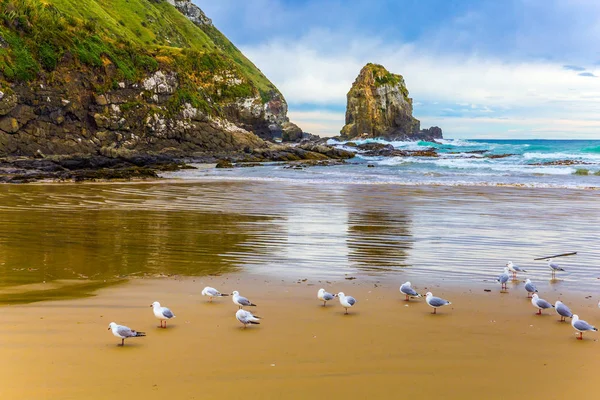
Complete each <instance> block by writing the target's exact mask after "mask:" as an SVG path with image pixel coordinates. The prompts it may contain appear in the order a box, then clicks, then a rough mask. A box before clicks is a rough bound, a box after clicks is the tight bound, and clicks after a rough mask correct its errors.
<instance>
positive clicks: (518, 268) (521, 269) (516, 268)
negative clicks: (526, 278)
mask: <svg viewBox="0 0 600 400" xmlns="http://www.w3.org/2000/svg"><path fill="white" fill-rule="evenodd" d="M513 268H514V270H515V271H517V272H527V271H526V270H525V269H523V268H521V267H518V266H516V265H515V266H513Z"/></svg>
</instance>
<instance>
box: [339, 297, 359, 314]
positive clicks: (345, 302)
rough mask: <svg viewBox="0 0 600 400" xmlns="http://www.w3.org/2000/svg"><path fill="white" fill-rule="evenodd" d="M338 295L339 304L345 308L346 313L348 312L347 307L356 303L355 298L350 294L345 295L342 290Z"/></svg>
mask: <svg viewBox="0 0 600 400" xmlns="http://www.w3.org/2000/svg"><path fill="white" fill-rule="evenodd" d="M338 297H339V299H340V304H341V305H342V307H344V308H345V309H346V314H348V308H350V307H352V306H353V305H355V304H356V299H355V298H354V297H352V296H346V295H345V294H344V292H339V293H338Z"/></svg>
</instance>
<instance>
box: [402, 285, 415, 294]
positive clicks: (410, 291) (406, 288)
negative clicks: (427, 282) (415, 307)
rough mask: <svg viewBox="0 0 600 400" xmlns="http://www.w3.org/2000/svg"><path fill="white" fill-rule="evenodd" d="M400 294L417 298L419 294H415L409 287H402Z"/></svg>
mask: <svg viewBox="0 0 600 400" xmlns="http://www.w3.org/2000/svg"><path fill="white" fill-rule="evenodd" d="M402 293H404V294H407V295H409V296H418V295H419V293H417V292H416V291H415V289H413V288H411V287H403V288H402Z"/></svg>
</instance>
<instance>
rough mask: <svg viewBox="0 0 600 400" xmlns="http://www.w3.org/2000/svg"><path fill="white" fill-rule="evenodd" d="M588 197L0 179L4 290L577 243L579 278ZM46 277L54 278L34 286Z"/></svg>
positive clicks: (554, 250) (406, 266)
mask: <svg viewBox="0 0 600 400" xmlns="http://www.w3.org/2000/svg"><path fill="white" fill-rule="evenodd" d="M596 197H597V196H596V194H595V193H592V192H586V191H567V190H544V189H535V190H529V189H518V188H479V187H477V188H468V187H414V188H411V187H406V186H393V185H387V186H385V185H383V186H377V185H339V186H335V185H333V186H332V185H329V186H320V185H310V184H301V183H297V184H286V183H282V182H164V183H138V184H89V185H74V184H65V185H21V186H0V223H2V227H3V229H1V230H0V272H1V273H2V276H1V277H0V302H4V303H6V302H10V301H11V296H12V298H13V299H14V301H28V300H25V298H27V299H30V300H29V301H34V300H36V299H37V300H41V299H44V298H47V297H45V296H42V294H41V293H42V292H44V291H45V292H46V294H47V295H48V294H52V293H53V294H52V298H62V297H61V296H62V295H64V296H67V297H72V296H74V295H84V294H89V293H90V292H91V290H93V289H92V287H95V286H94V285H98V286H102V285H109V284H112V283H113V282H116V281H118V280H119V279H122V278H128V277H132V276H146V275H151V276H156V275H168V274H181V275H188V276H200V275H206V274H215V273H224V272H232V271H238V270H242V269H243V270H245V271H246V272H250V273H260V274H264V275H270V276H285V277H290V276H291V277H293V278H296V279H298V278H307V277H316V278H319V279H332V278H336V277H340V276H345V275H349V274H352V275H356V274H366V275H370V276H373V277H375V276H376V277H381V276H383V275H386V274H387V275H390V276H392V277H395V275H396V274H398V273H401V274H403V275H406V280H409V279H410V280H411V281H414V282H418V281H419V280H421V279H426V278H428V277H430V276H436V277H439V278H440V279H443V280H446V281H454V282H461V283H464V282H469V281H471V282H472V281H479V282H481V281H483V280H486V279H494V278H495V277H496V276H497V275H498V274H499V273H500V272H501V271H502V268H503V267H504V265H505V264H506V262H507V261H508V259H511V260H513V261H514V262H516V263H517V264H519V265H521V266H522V267H524V268H526V269H527V270H528V273H527V274H526V275H525V277H528V278H532V279H533V280H534V281H535V282H542V281H546V282H547V281H548V279H549V278H550V276H549V275H550V274H549V272H548V269H547V268H546V266H545V264H544V263H543V262H533V261H532V259H533V258H534V257H537V256H540V255H545V254H558V253H561V252H565V251H580V253H579V255H578V256H576V257H569V258H565V261H564V262H565V269H566V270H567V272H566V273H564V274H562V275H561V276H560V279H561V281H560V285H558V286H561V287H564V288H572V289H576V290H583V288H590V287H595V285H597V283H598V280H597V277H598V276H600V275H598V270H597V267H596V266H597V265H598V264H599V263H600V251H599V250H598V246H597V245H596V244H597V243H598V241H600V233H599V231H598V230H597V229H596V226H595V221H597V220H598V219H599V218H600V209H599V208H598V207H597V198H596ZM515 200H518V201H515ZM42 282H46V284H48V283H50V282H52V283H53V284H54V285H55V286H50V285H48V286H47V287H41V288H40V287H35V288H32V286H29V285H31V284H41V283H42ZM57 282H62V284H61V285H57ZM91 282H93V285H92V284H91ZM90 285H91V286H90ZM48 287H50V288H52V290H53V291H54V292H50V291H48V290H47V288H48ZM61 287H63V289H64V290H61ZM17 288H19V289H18V290H17ZM9 289H10V290H9ZM61 291H62V292H64V293H61ZM26 292H32V294H31V295H30V296H29V295H25V296H22V295H23V294H24V293H26ZM19 293H20V294H19Z"/></svg>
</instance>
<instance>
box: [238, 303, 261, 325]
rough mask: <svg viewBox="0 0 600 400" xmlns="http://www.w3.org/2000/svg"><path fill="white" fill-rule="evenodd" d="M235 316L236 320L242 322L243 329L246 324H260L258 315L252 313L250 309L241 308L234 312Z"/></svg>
mask: <svg viewBox="0 0 600 400" xmlns="http://www.w3.org/2000/svg"><path fill="white" fill-rule="evenodd" d="M235 317H236V318H237V320H238V321H240V322H241V323H242V324H244V329H246V326H247V325H251V324H255V325H260V322H258V320H259V319H260V317H259V316H258V315H252V313H251V312H250V311H246V310H242V309H241V308H240V309H239V310H237V312H236V313H235Z"/></svg>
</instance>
